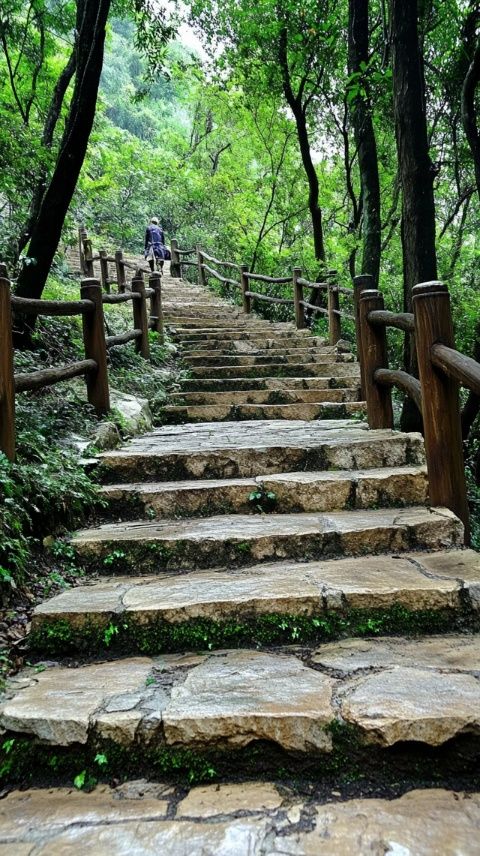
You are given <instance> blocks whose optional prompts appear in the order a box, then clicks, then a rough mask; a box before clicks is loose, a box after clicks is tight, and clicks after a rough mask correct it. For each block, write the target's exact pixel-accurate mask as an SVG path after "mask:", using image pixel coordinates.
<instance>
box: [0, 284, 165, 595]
mask: <svg viewBox="0 0 480 856" xmlns="http://www.w3.org/2000/svg"><path fill="white" fill-rule="evenodd" d="M44 297H45V298H49V299H57V300H58V299H70V300H71V299H77V298H78V297H79V285H78V283H75V282H72V281H71V280H63V281H62V280H59V279H52V280H50V282H49V284H48V286H47V288H46V290H45V293H44ZM106 309H107V310H108V311H107V313H106V318H107V322H106V323H107V329H108V332H109V333H117V332H122V330H124V329H128V328H130V327H131V326H132V319H131V307H130V306H128V307H127V308H126V304H125V305H122V306H120V307H117V306H115V307H106ZM111 310H114V311H113V312H112V311H111ZM150 348H151V359H150V360H149V361H148V362H147V361H145V360H144V359H142V357H140V356H139V355H138V354H136V353H135V352H134V347H133V345H127V346H126V347H122V348H117V349H113V350H112V353H111V355H110V365H109V381H110V388H111V389H113V388H116V389H119V390H120V391H121V392H124V393H125V392H126V393H130V394H134V395H139V396H141V397H144V398H147V399H149V400H150V401H151V403H152V404H153V407H154V409H155V408H156V407H158V409H159V408H160V406H161V405H162V404H163V403H164V400H165V394H166V393H165V384H164V383H163V382H162V377H161V376H159V373H158V368H159V367H161V366H164V365H165V363H166V361H167V359H168V358H169V354H170V352H171V350H172V349H171V346H166V347H164V346H161V345H160V344H159V343H158V341H157V340H156V336H155V334H151V342H150ZM81 359H84V347H83V336H82V322H81V319H80V318H79V317H73V318H39V319H38V321H37V325H36V329H35V332H34V334H33V337H32V347H31V350H25V351H16V352H15V355H14V360H15V372H16V373H18V374H25V373H29V372H34V371H36V370H38V369H44V368H48V367H51V366H62V365H66V364H68V363H70V362H74V361H77V360H81ZM15 405H16V414H15V416H16V460H15V463H11V462H9V461H8V460H7V459H6V457H5V456H4V455H3V454H1V453H0V597H1V599H2V600H3V602H5V600H6V599H7V598H8V596H9V594H10V593H11V592H12V590H13V589H15V588H17V587H19V586H22V585H24V584H25V582H26V581H27V578H28V577H29V574H30V572H31V573H32V575H33V576H34V575H35V563H36V561H37V557H38V551H39V550H41V545H42V542H43V540H44V538H45V537H46V536H47V538H49V539H50V540H53V537H52V536H56V535H57V534H60V535H61V534H63V533H65V532H67V531H68V530H69V529H71V528H73V526H76V525H78V523H79V522H80V521H81V519H82V517H83V516H84V515H85V514H87V513H91V511H92V509H94V508H95V507H96V505H97V504H98V496H97V487H96V485H95V483H94V480H93V479H92V477H91V476H90V475H89V474H88V472H87V471H86V470H85V468H84V467H83V466H82V465H81V463H80V461H79V457H80V451H79V450H80V441H82V440H83V441H89V440H92V438H93V435H94V433H95V430H96V428H97V426H98V419H97V417H96V416H95V414H94V412H93V410H92V408H91V407H90V405H89V404H88V402H87V400H86V393H85V383H84V381H83V379H81V378H79V379H76V380H73V381H69V382H64V383H60V384H57V385H56V386H51V387H44V388H43V389H40V390H38V391H35V392H29V393H26V392H25V393H19V394H17V395H16V401H15ZM108 419H109V421H113V422H115V423H116V425H117V427H118V429H119V431H120V433H121V434H123V435H125V430H124V428H125V426H124V424H123V419H122V415H121V414H120V413H118V412H115V411H114V410H112V411H111V413H110V414H109V416H108ZM57 559H60V560H61V561H60V565H61V566H62V565H64V564H65V561H64V560H65V557H62V556H60V557H59V556H57ZM67 564H68V562H67ZM30 566H31V567H30Z"/></svg>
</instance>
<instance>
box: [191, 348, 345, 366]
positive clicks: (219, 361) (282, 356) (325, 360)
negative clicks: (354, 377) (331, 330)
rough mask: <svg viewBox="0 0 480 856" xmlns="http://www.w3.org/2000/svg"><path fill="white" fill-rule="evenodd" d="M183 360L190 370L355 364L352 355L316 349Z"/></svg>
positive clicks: (199, 357)
mask: <svg viewBox="0 0 480 856" xmlns="http://www.w3.org/2000/svg"><path fill="white" fill-rule="evenodd" d="M182 359H183V360H184V361H185V362H186V363H187V365H188V367H189V368H197V367H198V366H262V365H268V364H270V363H273V364H274V365H275V364H277V365H278V364H288V363H296V364H297V365H306V364H308V363H314V364H316V365H332V364H335V363H353V362H354V358H353V355H352V354H335V353H332V352H326V353H325V352H324V351H323V349H322V350H320V349H317V350H315V349H314V348H312V349H309V348H296V349H295V350H294V351H293V352H292V353H290V354H289V353H287V352H286V351H284V350H278V352H277V349H276V350H275V352H274V353H270V351H268V350H266V351H260V352H259V353H255V354H246V353H243V354H242V353H237V354H221V353H219V354H218V355H216V356H214V357H207V356H204V355H203V354H201V355H200V356H198V357H190V356H188V355H187V354H185V353H183V352H182Z"/></svg>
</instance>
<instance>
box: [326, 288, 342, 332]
mask: <svg viewBox="0 0 480 856" xmlns="http://www.w3.org/2000/svg"><path fill="white" fill-rule="evenodd" d="M339 313H340V295H339V292H338V288H337V286H336V285H335V283H334V282H329V283H328V341H329V342H330V344H331V345H336V344H337V342H338V341H339V339H341V338H342V322H341V320H340V314H339Z"/></svg>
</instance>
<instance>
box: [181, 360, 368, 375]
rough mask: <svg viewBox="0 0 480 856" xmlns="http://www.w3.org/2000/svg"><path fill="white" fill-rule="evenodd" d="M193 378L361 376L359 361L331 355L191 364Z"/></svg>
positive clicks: (190, 370) (190, 369)
mask: <svg viewBox="0 0 480 856" xmlns="http://www.w3.org/2000/svg"><path fill="white" fill-rule="evenodd" d="M188 370H189V372H190V376H191V377H192V378H237V377H238V378H242V377H251V378H259V377H331V376H332V375H333V376H334V375H335V374H336V373H337V374H338V375H339V376H342V377H348V376H349V375H350V376H351V377H356V378H359V377H360V369H359V367H358V363H352V362H350V361H347V360H343V359H340V358H337V359H335V360H332V358H331V357H329V358H328V359H326V360H325V362H313V363H302V362H299V363H282V362H271V363H270V362H269V363H266V364H263V365H253V366H242V365H231V366H230V365H223V366H189V369H188Z"/></svg>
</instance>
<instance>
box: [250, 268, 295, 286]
mask: <svg viewBox="0 0 480 856" xmlns="http://www.w3.org/2000/svg"><path fill="white" fill-rule="evenodd" d="M245 276H246V278H247V279H253V280H255V281H256V282H271V283H274V284H275V285H285V284H286V283H287V282H291V281H292V277H291V276H265V275H264V274H263V273H249V272H248V271H247V272H246V273H245Z"/></svg>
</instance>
